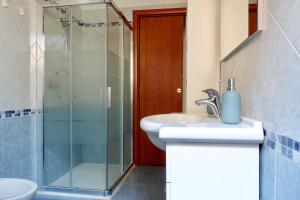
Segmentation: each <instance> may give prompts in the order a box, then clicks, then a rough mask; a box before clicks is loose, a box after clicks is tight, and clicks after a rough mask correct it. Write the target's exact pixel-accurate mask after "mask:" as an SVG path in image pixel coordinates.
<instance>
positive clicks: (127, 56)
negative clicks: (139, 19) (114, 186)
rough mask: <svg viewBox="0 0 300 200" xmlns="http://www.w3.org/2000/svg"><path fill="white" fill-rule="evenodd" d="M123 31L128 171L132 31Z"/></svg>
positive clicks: (125, 160)
mask: <svg viewBox="0 0 300 200" xmlns="http://www.w3.org/2000/svg"><path fill="white" fill-rule="evenodd" d="M123 27H124V30H123V38H124V39H123V40H124V41H123V49H124V51H123V66H124V67H123V68H124V75H123V77H124V80H123V136H124V139H123V140H124V141H123V144H124V146H123V149H124V152H123V155H124V158H123V160H124V161H123V165H124V170H126V169H127V168H128V167H129V165H130V164H131V162H132V152H133V149H132V146H133V145H132V140H133V139H132V120H131V119H132V109H131V108H132V103H131V102H132V87H131V85H132V84H131V74H132V71H131V69H132V68H131V56H132V55H131V49H132V48H131V45H132V44H131V41H132V40H131V38H132V34H131V33H132V31H131V30H130V29H129V28H128V26H126V25H124V26H123Z"/></svg>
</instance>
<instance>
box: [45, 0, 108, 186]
mask: <svg viewBox="0 0 300 200" xmlns="http://www.w3.org/2000/svg"><path fill="white" fill-rule="evenodd" d="M106 7H107V5H106V4H104V3H103V4H87V5H75V6H64V7H49V8H45V9H44V28H45V29H44V32H45V42H46V43H45V45H46V46H45V47H46V48H45V49H46V51H45V59H46V60H45V71H46V73H45V94H44V113H45V114H44V136H45V137H44V174H45V175H44V177H45V178H44V179H45V181H44V182H45V184H47V185H49V186H54V187H70V188H80V189H90V190H105V189H107V180H106V176H107V175H106V174H107V172H106V162H107V161H106V159H107V158H106V157H107V131H106V130H107V127H106V126H107V125H106V124H107V119H106V118H107V109H106V107H107V106H106V95H107V94H106V88H107V84H106V82H107V80H106V34H107V29H106V26H105V24H106V13H107V12H106Z"/></svg>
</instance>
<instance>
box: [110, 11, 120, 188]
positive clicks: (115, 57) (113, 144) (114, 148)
mask: <svg viewBox="0 0 300 200" xmlns="http://www.w3.org/2000/svg"><path fill="white" fill-rule="evenodd" d="M107 16H108V19H107V23H108V27H107V50H108V51H107V64H108V66H109V67H108V69H107V79H108V80H107V81H108V88H109V94H108V113H107V116H108V123H107V127H108V143H109V144H110V145H108V156H107V159H108V160H107V162H108V167H107V170H108V186H109V187H111V186H113V184H114V183H115V182H116V181H117V180H118V178H120V176H121V175H122V173H123V20H122V18H120V16H119V15H118V13H117V12H116V11H115V10H114V9H113V7H112V6H110V5H109V6H108V10H107Z"/></svg>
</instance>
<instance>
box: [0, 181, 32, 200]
mask: <svg viewBox="0 0 300 200" xmlns="http://www.w3.org/2000/svg"><path fill="white" fill-rule="evenodd" d="M36 191H37V185H36V184H35V183H34V182H32V181H28V180H23V179H15V178H0V200H4V199H5V200H33V199H34V196H35V193H36Z"/></svg>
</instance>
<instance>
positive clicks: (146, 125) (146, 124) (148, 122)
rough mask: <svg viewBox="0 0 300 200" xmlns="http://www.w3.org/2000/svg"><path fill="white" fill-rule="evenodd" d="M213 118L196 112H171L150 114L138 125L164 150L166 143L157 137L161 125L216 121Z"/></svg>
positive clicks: (177, 125)
mask: <svg viewBox="0 0 300 200" xmlns="http://www.w3.org/2000/svg"><path fill="white" fill-rule="evenodd" d="M216 120H217V119H214V118H210V119H209V118H206V117H203V116H201V115H196V114H184V113H172V114H161V115H151V116H148V117H144V118H143V119H142V120H141V123H140V126H141V128H142V129H143V131H145V132H146V133H147V135H148V138H149V139H150V140H151V142H152V143H153V144H154V145H155V146H156V147H157V148H159V149H161V150H163V151H165V149H166V144H165V142H164V141H162V140H161V139H159V131H160V129H162V128H163V127H186V126H190V125H192V124H194V125H195V126H196V124H200V123H203V122H204V121H216Z"/></svg>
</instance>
